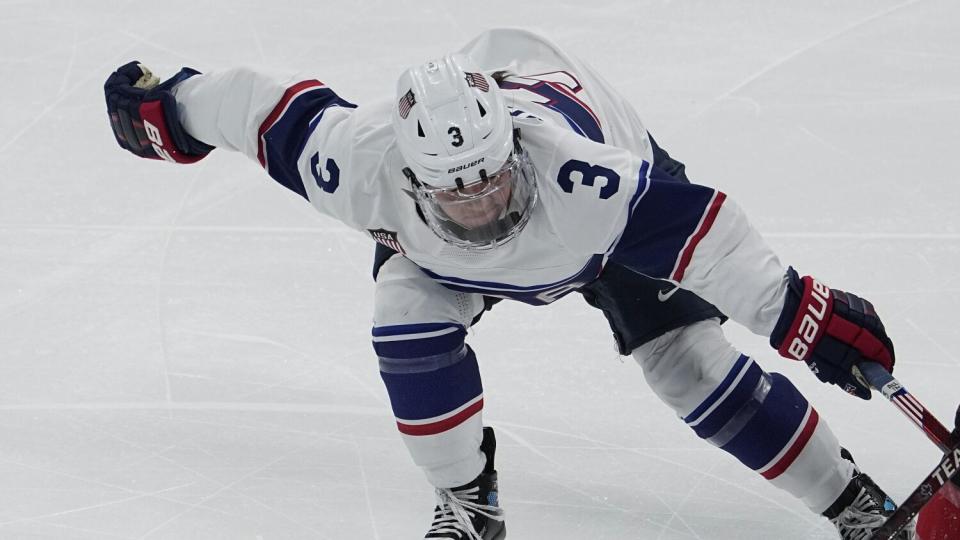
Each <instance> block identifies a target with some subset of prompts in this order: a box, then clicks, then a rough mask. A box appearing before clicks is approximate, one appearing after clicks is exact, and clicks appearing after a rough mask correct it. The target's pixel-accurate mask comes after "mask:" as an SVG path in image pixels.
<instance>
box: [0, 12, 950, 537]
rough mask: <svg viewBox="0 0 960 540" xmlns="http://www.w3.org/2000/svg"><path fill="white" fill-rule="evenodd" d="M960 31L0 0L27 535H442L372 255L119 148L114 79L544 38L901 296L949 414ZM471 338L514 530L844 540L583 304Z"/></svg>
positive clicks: (369, 90) (813, 239)
mask: <svg viewBox="0 0 960 540" xmlns="http://www.w3.org/2000/svg"><path fill="white" fill-rule="evenodd" d="M958 24H960V3H957V2H956V1H955V0H909V1H900V0H851V1H845V2H834V1H826V0H807V1H804V2H771V1H768V0H749V1H747V0H745V1H736V2H733V1H728V2H713V1H708V0H699V1H669V0H658V1H654V0H646V1H637V2H634V1H629V0H619V1H615V2H602V1H594V2H568V1H547V0H536V1H530V2H507V1H502V0H497V1H484V2H471V3H466V2H457V3H454V2H444V1H441V0H424V1H413V0H405V1H392V2H387V1H374V0H368V1H363V2H349V1H326V0H320V1H312V2H311V1H305V0H303V1H285V2H284V1H274V2H269V3H268V2H254V1H250V0H239V1H232V2H227V1H222V2H217V1H213V0H193V1H184V0H168V1H164V2H146V1H143V2H130V1H116V0H115V1H109V0H96V1H90V2H69V1H66V0H59V1H54V0H0V97H2V100H0V127H2V129H0V538H3V539H37V538H43V539H47V538H56V539H98V540H100V539H114V538H120V539H144V540H146V539H150V540H155V539H178V540H179V539H204V540H206V539H230V540H235V539H250V540H253V539H284V540H286V539H377V540H393V539H412V538H417V537H420V536H422V534H423V532H424V531H425V529H426V526H427V524H428V522H429V520H430V518H431V508H432V492H431V490H430V488H429V486H428V485H427V483H426V481H425V480H424V478H423V476H422V474H421V473H420V471H419V470H418V469H416V468H415V467H414V465H413V464H412V463H411V461H410V459H409V458H408V456H407V453H406V450H405V448H404V447H403V444H402V443H401V441H400V438H399V436H398V434H397V432H396V429H395V426H394V423H393V419H392V415H391V412H390V407H389V404H388V401H387V397H386V392H385V390H384V388H383V385H382V384H381V382H380V379H379V374H378V371H377V363H376V359H375V357H374V355H373V352H372V349H371V347H370V343H369V328H370V317H371V315H370V313H371V310H370V304H371V294H372V282H371V279H370V276H369V272H370V263H371V253H372V246H371V242H370V240H368V239H366V238H365V237H363V236H361V235H360V234H358V233H353V232H349V231H347V230H345V228H344V227H342V226H340V225H338V224H337V223H335V222H333V221H331V220H328V219H326V218H323V217H320V216H319V215H317V214H316V213H315V212H314V211H313V210H312V209H311V208H310V207H309V206H308V205H306V204H305V203H303V202H302V201H301V200H300V199H299V198H297V197H296V196H295V195H293V194H291V193H288V192H287V191H286V190H284V189H283V188H281V187H279V186H277V185H275V184H274V183H273V182H271V181H270V180H269V179H268V178H267V177H265V175H264V174H263V173H262V171H261V170H259V168H258V167H257V166H256V164H254V163H252V162H249V161H247V160H246V159H245V158H243V157H241V156H239V155H236V154H230V153H227V152H222V151H221V152H215V153H214V154H213V155H211V156H210V157H209V158H208V159H206V160H205V161H203V162H202V163H201V164H199V165H196V166H191V167H182V166H173V165H168V164H166V163H157V162H147V161H143V160H138V159H135V158H134V157H132V156H130V155H129V154H126V153H125V152H122V151H121V150H120V149H119V148H117V147H116V144H115V142H114V140H113V138H112V135H111V133H110V130H109V128H108V122H107V119H106V115H105V114H104V111H105V107H104V104H103V98H102V91H101V85H102V83H103V81H104V79H105V78H106V76H107V75H108V74H109V72H110V71H111V70H112V69H113V68H115V67H116V66H118V65H120V64H122V63H124V62H126V61H128V60H131V59H139V60H141V61H143V62H145V63H146V64H147V65H149V66H151V67H152V68H153V69H154V70H155V71H156V72H158V73H160V74H161V75H169V74H171V73H173V72H174V71H175V70H177V69H179V68H180V66H182V65H189V66H193V67H195V68H198V69H200V70H212V69H216V68H222V67H227V66H233V65H237V64H246V65H252V66H254V67H260V68H271V69H275V70H280V71H294V72H297V73H299V74H301V75H302V76H303V77H305V78H307V77H309V78H313V77H315V78H319V79H321V80H323V81H325V82H327V83H328V84H330V85H331V86H332V87H333V88H335V89H336V90H337V91H338V92H339V93H340V94H341V95H342V96H344V97H346V98H347V99H350V100H352V101H354V102H356V103H360V104H362V103H364V102H366V101H369V100H371V99H373V98H375V97H378V96H383V95H388V94H391V93H392V91H393V85H394V81H395V79H396V77H397V75H398V74H399V73H400V71H401V70H402V69H403V68H404V67H405V66H408V65H410V64H413V63H416V62H420V61H423V60H426V59H428V58H430V57H433V56H436V55H439V54H441V53H443V52H445V51H448V50H451V49H454V48H456V47H458V46H459V45H460V44H461V43H463V42H465V41H466V40H467V39H469V38H470V37H472V36H473V35H474V34H476V33H477V32H479V31H481V30H483V29H485V28H489V27H492V26H503V25H512V26H524V27H531V28H534V29H539V30H540V31H542V32H544V33H546V34H548V35H549V36H551V37H552V38H554V39H555V40H556V41H558V42H560V43H562V44H564V45H566V46H567V47H569V48H571V49H572V50H575V51H576V52H577V53H579V55H580V56H582V57H584V58H586V59H588V60H589V61H591V62H592V63H593V64H594V65H595V66H597V67H598V68H599V70H600V71H601V72H602V73H604V74H605V75H606V77H607V78H608V79H609V80H610V81H611V82H612V83H613V84H614V85H615V86H617V87H618V88H620V89H621V90H622V92H623V93H624V94H625V95H627V96H629V98H630V99H631V100H632V102H633V103H634V104H635V105H636V107H637V108H638V109H639V110H640V111H641V114H642V116H643V118H644V119H645V121H646V123H647V125H648V127H649V129H650V130H651V131H652V132H653V133H654V135H655V136H656V137H657V139H658V141H659V142H660V143H661V144H662V145H663V146H664V147H666V148H667V149H668V150H669V151H670V152H672V153H673V154H674V155H675V156H676V157H678V158H679V159H681V160H683V161H685V162H686V163H687V165H688V171H689V174H690V176H691V177H692V178H693V179H695V180H696V181H698V182H701V183H707V184H712V185H716V186H719V187H721V188H722V189H724V190H725V191H726V192H727V193H729V194H730V195H731V196H732V197H735V198H736V199H737V200H738V201H739V202H740V203H741V204H742V205H743V206H744V207H745V208H746V209H747V211H748V212H749V214H750V215H751V217H752V220H753V222H754V223H755V224H756V226H757V227H758V228H759V229H760V230H761V231H762V232H763V233H764V234H765V235H766V236H767V238H768V239H769V241H770V242H771V244H772V245H773V246H774V247H775V248H776V249H777V250H778V252H779V253H780V255H781V256H782V259H783V260H784V261H785V262H786V263H788V264H792V265H794V266H796V267H798V268H799V269H801V270H802V271H804V272H807V273H813V274H816V275H818V276H820V277H822V278H823V279H825V280H826V281H827V282H828V283H831V284H833V285H835V286H838V287H840V288H846V289H850V290H854V291H856V292H859V293H862V294H863V295H864V296H866V297H868V298H870V299H872V300H873V301H874V302H875V303H876V304H877V306H878V308H879V310H880V313H881V314H882V315H883V317H884V320H885V321H886V324H887V327H888V329H889V332H890V334H891V335H892V336H893V338H894V339H895V341H896V344H897V353H898V358H899V363H898V366H897V370H896V373H897V375H898V376H899V377H900V378H901V379H902V380H903V381H904V382H905V383H906V384H907V385H908V386H909V387H910V388H911V389H912V390H913V392H914V393H915V394H916V395H917V396H918V397H919V398H920V399H921V400H922V401H924V402H925V403H926V404H927V405H928V406H929V407H930V408H931V409H932V410H934V411H935V412H936V413H937V414H938V415H940V416H941V417H942V418H943V419H944V420H948V419H952V416H953V411H954V410H955V407H956V406H957V402H958V401H960V392H958V382H960V352H958V345H960V331H958V329H957V325H956V323H957V305H958V304H960V284H958V280H957V277H958V270H957V268H958V266H960V218H958V217H957V213H956V212H957V207H958V203H960V179H958V172H957V170H958V167H957V161H956V158H957V156H958V155H960V33H958V30H957V28H958ZM727 332H728V335H729V336H730V338H731V339H732V340H734V342H735V343H737V344H738V346H739V347H740V348H741V349H742V350H744V351H746V352H748V353H750V354H752V355H754V356H755V357H756V358H757V359H758V361H760V362H761V363H762V364H763V365H764V366H765V367H766V368H767V369H768V370H773V371H780V372H784V373H786V374H788V375H789V376H791V378H793V380H795V381H796V383H797V384H798V386H800V387H801V388H802V389H803V391H804V392H805V393H806V394H807V396H808V397H809V398H810V399H811V401H813V402H814V404H815V405H816V406H817V407H818V409H819V411H820V412H821V414H822V416H823V417H825V418H826V419H828V420H829V422H830V424H831V425H832V427H833V429H834V430H835V431H836V432H837V434H838V435H839V436H840V438H841V440H842V441H843V443H844V444H845V445H846V446H848V447H849V448H850V449H851V450H852V451H853V452H854V454H855V455H856V457H857V458H858V460H859V462H860V463H861V465H862V466H863V468H864V469H865V470H867V471H868V472H869V473H870V474H871V475H872V476H874V477H875V478H876V479H877V480H878V482H880V483H881V484H882V486H884V487H885V488H886V489H887V490H888V491H889V492H890V493H891V494H892V495H894V496H895V497H896V498H902V497H904V496H905V495H906V494H907V493H908V492H909V491H910V490H911V489H912V488H913V487H914V486H915V485H916V484H917V482H918V481H919V480H920V478H922V477H923V476H924V475H925V474H926V473H927V472H928V470H929V469H930V468H931V467H932V464H933V462H934V461H935V460H936V459H937V455H938V453H937V451H936V449H935V448H934V447H933V445H932V444H930V443H929V442H928V441H927V440H926V439H925V438H924V437H923V436H922V435H921V434H920V433H919V432H918V431H917V430H916V429H915V428H913V427H912V426H911V425H910V424H909V423H908V422H907V421H906V420H905V419H904V418H903V417H901V415H900V414H899V413H898V412H897V411H896V410H895V409H894V408H893V407H892V406H891V405H889V404H888V403H886V402H884V401H883V400H882V399H876V398H875V399H874V400H873V401H871V402H869V403H867V402H860V401H858V400H855V399H853V398H850V397H848V396H846V395H845V394H843V393H841V392H840V391H838V390H837V389H836V388H831V387H826V386H823V385H821V384H820V383H818V382H817V381H816V380H815V379H814V378H813V377H812V376H811V375H810V374H809V373H808V372H807V371H806V369H805V368H804V367H803V366H802V365H797V364H791V363H789V362H787V361H786V360H783V359H781V358H779V357H778V356H776V354H775V353H774V352H773V351H772V350H771V349H770V348H769V347H768V346H767V344H766V343H765V341H764V340H763V339H762V338H759V337H756V336H753V335H751V334H749V333H748V332H747V331H745V330H744V329H742V328H740V327H737V326H736V325H734V324H728V325H727ZM471 339H472V343H473V344H474V347H475V348H476V350H477V351H478V354H479V356H480V359H481V369H482V370H483V375H484V382H485V387H486V410H485V419H486V420H487V421H488V423H490V424H492V425H494V426H496V427H497V429H498V433H499V439H500V450H499V455H498V468H499V470H500V475H501V488H502V501H503V503H504V505H505V506H506V508H507V512H508V520H509V521H508V523H509V531H510V538H513V539H551V540H572V539H577V540H580V539H628V538H629V539H636V538H642V539H659V540H674V539H677V540H679V539H703V540H724V539H737V540H760V539H763V540H769V539H820V538H823V539H826V538H833V536H832V532H831V529H830V527H829V525H827V524H826V523H825V522H824V521H823V520H822V519H820V518H819V517H818V516H815V515H812V514H811V513H809V512H808V511H807V510H806V509H805V508H804V507H803V506H802V505H801V504H799V503H798V502H797V501H795V500H793V499H792V498H791V497H790V496H788V495H787V494H785V493H783V492H780V491H778V490H777V489H775V488H773V487H772V486H770V485H768V484H767V483H766V482H765V481H764V480H763V479H761V478H760V477H759V476H757V475H756V474H754V473H752V472H750V471H748V470H746V469H744V468H743V467H742V466H740V465H739V463H737V462H736V461H735V460H734V459H733V458H731V457H729V456H727V455H726V454H724V453H722V452H720V451H718V450H716V449H714V448H712V447H709V446H707V445H706V444H704V443H703V442H701V441H700V440H699V439H697V438H696V437H695V436H694V434H693V433H692V432H691V431H690V430H689V429H687V428H686V427H685V426H683V425H682V423H681V422H679V421H677V419H676V418H675V417H674V416H673V415H672V414H671V412H670V411H669V410H668V409H667V408H666V407H665V406H664V405H662V404H661V403H660V402H659V401H658V400H657V398H656V397H655V396H654V395H653V394H652V393H651V391H650V390H649V389H648V388H647V386H646V385H645V384H644V382H643V380H642V377H641V373H640V370H639V368H638V367H637V366H636V365H635V364H634V363H633V362H632V360H630V359H623V360H621V359H620V358H619V357H618V356H617V355H616V354H615V353H614V352H613V343H612V340H611V338H610V336H609V331H608V329H607V327H606V323H605V321H604V320H603V317H602V316H601V315H600V313H599V312H595V311H593V310H592V309H591V308H589V307H588V306H587V305H586V304H585V303H584V302H583V301H582V300H581V299H580V298H579V297H577V296H570V297H568V298H567V299H565V300H563V301H561V302H560V303H558V304H556V305H554V306H551V307H548V308H532V307H528V306H524V305H518V304H510V305H507V304H501V305H500V306H498V307H497V309H496V310H495V311H494V312H493V313H491V314H489V315H488V316H487V317H486V318H485V320H484V321H483V322H482V323H481V324H480V325H479V326H478V327H477V329H476V331H475V333H474V335H473V336H472V338H471Z"/></svg>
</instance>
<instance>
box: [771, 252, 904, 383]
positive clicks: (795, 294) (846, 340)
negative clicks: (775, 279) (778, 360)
mask: <svg viewBox="0 0 960 540" xmlns="http://www.w3.org/2000/svg"><path fill="white" fill-rule="evenodd" d="M786 279H787V292H786V298H785V300H784V306H783V311H782V312H781V314H780V318H779V319H778V321H777V325H776V327H775V328H774V330H773V333H772V334H771V335H770V344H771V345H772V346H773V347H774V348H775V349H777V352H779V353H780V355H781V356H783V357H785V358H790V359H792V360H802V361H804V362H806V363H807V365H808V366H809V367H810V369H811V370H812V371H813V372H814V373H815V374H816V376H817V378H818V379H820V380H821V381H823V382H826V383H830V384H836V385H837V386H839V387H841V388H843V389H844V390H845V391H846V392H848V393H850V394H853V395H855V396H858V397H860V398H862V399H870V386H869V385H868V384H867V383H866V382H865V381H864V380H862V378H860V376H859V373H858V372H857V371H856V366H857V365H858V364H859V363H861V362H863V361H871V362H876V363H878V364H880V365H882V366H883V367H884V368H885V369H886V370H887V371H890V372H893V364H894V361H895V358H894V352H893V342H892V341H890V338H889V337H888V336H887V332H886V330H885V329H884V327H883V322H882V321H881V320H880V316H879V315H877V312H876V310H875V309H874V308H873V304H871V303H870V302H868V301H867V300H864V299H863V298H861V297H859V296H857V295H854V294H851V293H848V292H844V291H841V290H839V289H831V288H829V287H827V286H826V285H824V284H823V283H821V282H820V281H817V280H816V279H815V278H813V277H810V276H804V277H800V275H799V274H798V273H797V272H796V271H795V270H794V269H793V268H790V269H788V270H787V276H786Z"/></svg>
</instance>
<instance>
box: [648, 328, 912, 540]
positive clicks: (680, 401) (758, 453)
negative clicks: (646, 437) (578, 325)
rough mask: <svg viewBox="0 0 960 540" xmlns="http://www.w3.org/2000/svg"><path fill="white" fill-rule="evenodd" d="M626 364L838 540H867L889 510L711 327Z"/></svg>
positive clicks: (776, 382) (775, 376) (781, 387)
mask: <svg viewBox="0 0 960 540" xmlns="http://www.w3.org/2000/svg"><path fill="white" fill-rule="evenodd" d="M633 357H634V358H635V359H636V360H637V362H638V363H639V364H640V366H641V367H642V368H643V372H644V376H645V377H646V379H647V382H648V383H649V384H650V386H651V388H653V390H654V392H655V393H656V394H657V395H658V396H659V397H660V398H661V399H662V400H663V401H664V402H665V403H666V404H667V405H669V406H670V407H671V408H672V409H673V410H674V411H676V413H677V414H678V415H679V416H680V417H681V418H682V419H683V421H684V422H685V423H686V424H687V425H688V426H689V427H690V428H691V429H693V430H694V432H695V433H696V434H697V435H698V436H699V437H700V438H702V439H704V440H705V441H707V442H709V443H710V444H712V445H714V446H716V447H718V448H720V449H721V450H723V451H725V452H727V453H729V454H731V455H732V456H733V457H735V458H737V459H738V460H739V461H740V462H741V463H743V464H744V465H745V466H747V467H748V468H750V469H752V470H754V471H756V472H757V473H758V474H760V475H762V476H763V477H764V478H766V479H767V480H769V481H770V483H772V484H773V485H775V486H777V487H779V488H781V489H783V490H786V491H787V492H789V493H790V494H792V495H793V496H795V497H797V498H798V499H800V500H801V501H803V503H804V504H806V505H807V507H809V508H810V509H811V510H812V511H814V512H816V513H819V514H823V515H824V516H825V517H827V518H828V519H830V520H831V521H832V522H833V524H834V525H835V526H836V527H837V529H838V531H839V532H840V535H841V537H842V538H844V539H860V538H866V537H867V536H869V533H870V531H871V530H873V529H874V528H876V527H878V526H879V525H880V524H882V523H883V521H884V516H885V515H888V514H889V513H891V512H892V511H893V509H894V508H896V506H895V505H894V503H893V501H891V500H890V499H889V498H888V497H887V496H886V494H885V493H883V491H882V490H881V489H880V488H879V487H878V486H877V485H876V484H875V483H874V482H873V481H872V480H871V479H870V477H869V476H867V475H865V474H863V473H861V472H860V471H859V470H858V469H857V467H856V465H855V464H854V463H853V459H852V457H851V456H850V454H849V453H848V452H846V451H845V450H843V449H841V447H840V443H839V441H838V440H837V438H836V436H834V434H833V432H832V431H831V430H830V428H829V426H827V423H826V421H825V420H824V419H823V418H821V417H820V416H819V415H818V414H817V411H816V409H814V408H813V406H812V405H810V403H808V402H807V400H806V398H805V397H804V396H803V394H801V393H800V391H799V390H797V388H796V387H795V386H794V385H793V384H792V383H791V382H790V380H789V379H787V378H786V377H784V376H783V375H780V374H779V373H767V372H765V371H764V370H763V369H762V368H760V366H759V365H757V364H756V363H755V362H754V361H753V360H752V359H750V358H749V357H747V356H745V355H744V354H742V353H740V352H739V351H737V350H736V349H734V348H733V346H731V345H730V344H729V343H728V342H727V341H726V339H725V338H724V336H723V333H722V330H721V329H720V325H719V323H718V321H717V320H715V319H714V320H709V321H701V322H698V323H695V324H692V325H689V326H686V327H683V328H679V329H676V330H672V331H670V332H668V333H666V334H664V335H662V336H660V337H659V338H657V339H655V340H652V341H650V342H647V343H646V344H644V345H642V346H640V347H638V348H637V349H636V350H634V352H633ZM898 538H903V539H908V538H912V532H911V531H906V532H904V533H903V534H902V535H901V536H899V537H898Z"/></svg>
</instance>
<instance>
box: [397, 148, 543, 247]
mask: <svg viewBox="0 0 960 540" xmlns="http://www.w3.org/2000/svg"><path fill="white" fill-rule="evenodd" d="M416 192H417V200H418V201H419V202H420V205H421V208H422V210H423V212H424V217H425V218H426V220H427V224H428V225H430V228H431V229H433V230H434V232H435V233H436V234H437V235H438V236H440V237H441V238H442V239H443V240H445V241H447V242H450V243H452V244H455V245H458V246H460V247H463V248H466V249H488V248H492V247H494V246H495V245H498V244H502V243H504V242H506V241H507V240H509V239H510V238H513V236H515V235H516V233H517V232H519V230H520V229H521V228H522V227H523V225H524V224H525V223H526V221H527V219H529V212H530V210H531V209H532V208H533V205H534V203H535V202H536V179H535V173H534V170H533V167H532V165H531V164H530V161H529V159H528V158H527V155H526V153H524V152H522V151H521V152H520V153H514V154H513V155H511V156H510V158H509V159H508V160H507V162H506V163H505V164H504V165H503V167H501V168H500V170H498V171H496V172H495V173H493V174H487V175H484V176H483V177H481V178H479V179H476V180H474V181H472V182H469V183H464V184H462V185H459V186H457V187H452V188H434V187H430V186H423V185H421V186H418V187H417V188H416Z"/></svg>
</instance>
